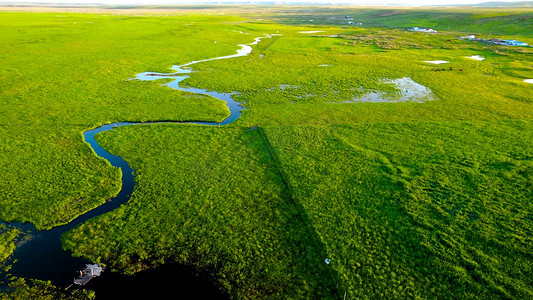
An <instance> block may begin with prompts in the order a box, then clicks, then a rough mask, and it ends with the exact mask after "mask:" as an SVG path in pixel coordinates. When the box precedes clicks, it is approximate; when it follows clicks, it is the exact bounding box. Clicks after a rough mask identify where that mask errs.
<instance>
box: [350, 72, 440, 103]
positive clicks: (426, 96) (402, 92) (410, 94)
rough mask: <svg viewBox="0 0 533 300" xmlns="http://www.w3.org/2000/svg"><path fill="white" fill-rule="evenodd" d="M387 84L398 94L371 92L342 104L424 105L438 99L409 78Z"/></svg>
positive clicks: (388, 80) (389, 81) (387, 81)
mask: <svg viewBox="0 0 533 300" xmlns="http://www.w3.org/2000/svg"><path fill="white" fill-rule="evenodd" d="M383 82H385V83H389V84H393V85H394V86H395V87H396V89H398V94H396V95H390V94H387V93H384V92H376V91H370V92H367V93H366V94H364V95H362V96H359V97H354V98H353V99H351V100H346V101H344V102H341V103H363V102H373V103H393V102H417V103H422V102H426V101H431V100H435V99H436V97H435V95H434V94H433V92H432V91H431V89H429V88H428V87H426V86H423V85H421V84H419V83H417V82H415V81H413V80H412V79H411V78H409V77H403V78H397V79H385V80H383Z"/></svg>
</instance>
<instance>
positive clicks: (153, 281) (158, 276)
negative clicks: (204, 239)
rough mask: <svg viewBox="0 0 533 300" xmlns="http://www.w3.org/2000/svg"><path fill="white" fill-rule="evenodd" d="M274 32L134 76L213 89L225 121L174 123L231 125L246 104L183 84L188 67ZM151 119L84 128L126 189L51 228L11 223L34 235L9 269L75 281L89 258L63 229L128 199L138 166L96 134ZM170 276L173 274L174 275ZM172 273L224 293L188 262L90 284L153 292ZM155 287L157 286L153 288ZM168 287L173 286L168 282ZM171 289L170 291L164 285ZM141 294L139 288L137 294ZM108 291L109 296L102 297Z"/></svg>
mask: <svg viewBox="0 0 533 300" xmlns="http://www.w3.org/2000/svg"><path fill="white" fill-rule="evenodd" d="M270 37H271V36H270V35H267V36H265V37H258V38H255V40H254V42H252V43H250V44H246V45H239V46H240V47H241V48H240V49H239V50H237V54H233V55H227V56H221V57H215V58H209V59H205V60H198V61H192V62H189V63H186V64H183V65H179V66H178V65H175V66H173V67H172V69H173V70H175V71H176V72H175V73H170V74H166V73H154V72H144V73H140V74H138V75H137V76H136V77H135V78H134V80H143V81H147V80H158V79H163V78H165V79H168V78H171V79H173V80H172V81H171V82H169V83H166V84H165V85H167V86H169V87H171V88H173V89H176V90H179V91H185V92H190V93H195V94H204V95H209V96H212V97H214V98H217V99H220V100H223V101H224V102H225V103H226V104H227V106H228V107H229V110H230V115H229V117H228V118H226V119H225V120H223V121H222V122H220V123H215V122H173V123H194V124H202V125H210V126H220V125H227V124H230V123H232V122H234V121H235V120H236V119H237V118H239V116H240V115H241V111H242V110H243V108H242V107H241V105H240V103H239V102H237V101H235V100H234V99H233V97H232V96H233V95H235V93H217V92H211V91H207V90H204V89H198V88H185V87H180V85H179V84H180V82H181V81H183V80H184V79H186V78H188V77H189V74H190V73H191V72H192V70H191V69H189V68H188V67H189V66H191V65H194V64H197V63H201V62H206V61H212V60H219V59H230V58H236V57H241V56H246V55H248V54H250V53H251V52H252V47H251V46H252V45H255V44H257V43H259V42H260V41H261V39H262V38H270ZM140 124H147V123H113V124H108V125H104V126H100V127H98V128H95V129H92V130H88V131H85V132H84V133H83V136H84V139H85V141H86V142H87V143H88V144H89V145H90V147H91V148H92V149H93V150H94V152H95V153H96V154H97V155H98V156H100V157H102V158H103V159H105V160H107V161H109V162H110V163H111V165H113V166H114V167H118V168H121V170H122V189H121V191H120V192H119V194H118V195H117V196H116V197H115V198H113V199H112V200H111V201H108V202H106V203H105V204H103V205H101V206H99V207H98V208H96V209H94V210H91V211H89V212H87V213H85V214H83V215H81V216H79V217H78V218H76V219H75V220H74V221H72V222H70V223H69V224H67V225H63V226H59V227H55V228H53V229H51V230H46V231H38V230H36V229H35V227H33V226H32V225H29V224H15V223H13V224H11V226H18V227H20V228H22V229H23V230H24V231H29V232H30V233H31V235H32V238H31V239H30V240H28V241H27V242H25V243H24V244H22V245H21V246H20V247H18V248H17V249H16V250H15V252H14V254H13V256H12V260H13V261H15V263H13V267H12V269H11V270H10V273H11V274H12V275H15V276H19V277H26V278H34V279H40V280H50V281H51V282H52V283H54V284H55V285H57V286H60V287H67V286H69V285H70V284H71V283H72V280H73V278H74V277H75V276H76V273H77V271H78V270H81V269H83V268H84V266H85V264H86V263H88V262H89V261H87V260H85V259H83V258H76V257H72V256H71V254H70V253H69V252H67V251H64V250H63V249H62V247H61V240H60V239H61V235H62V234H63V233H65V232H67V231H69V230H71V229H73V228H75V227H76V226H78V225H80V224H81V223H83V222H85V221H87V220H88V219H90V218H93V217H96V216H99V215H101V214H104V213H106V212H110V211H112V210H114V209H116V208H118V207H119V206H120V205H122V204H124V203H126V202H127V201H128V200H129V198H130V196H131V193H132V191H133V189H134V187H135V181H134V176H135V170H133V169H132V168H131V167H130V166H129V165H128V163H127V162H126V161H125V160H124V159H122V158H121V157H120V156H116V155H112V154H110V153H109V152H107V151H106V150H105V149H104V148H102V147H100V145H99V144H98V142H97V141H96V139H95V135H96V134H98V133H100V132H104V131H110V130H113V129H114V128H116V127H121V126H133V125H140ZM169 276H170V277H169ZM168 278H171V282H168V283H169V284H170V288H172V289H177V288H179V286H181V288H183V289H187V290H195V291H196V294H195V295H196V296H215V295H216V296H218V297H224V295H223V294H221V293H220V292H219V291H218V290H217V289H216V288H215V287H214V286H213V285H212V283H210V282H209V281H208V280H207V279H202V278H197V277H196V276H195V275H194V274H193V270H190V269H187V268H186V267H184V266H166V267H164V268H162V269H161V270H159V271H155V272H154V271H149V272H148V273H146V274H139V275H136V276H125V275H120V274H117V273H110V272H104V273H103V275H102V276H101V277H98V278H96V279H93V280H92V281H91V282H89V284H88V285H87V287H88V288H90V289H94V290H95V291H96V292H97V295H98V298H99V299H101V298H104V297H105V295H106V293H108V292H110V291H116V290H117V289H120V290H122V291H121V292H122V296H126V295H127V292H128V291H126V290H124V289H129V292H131V293H132V294H136V293H137V292H136V291H139V292H141V291H143V290H145V289H144V288H143V287H145V288H147V289H150V293H151V295H152V296H153V295H157V293H158V292H161V291H162V288H164V287H165V286H167V285H164V284H163V285H162V284H161V283H165V282H166V281H165V280H168ZM154 287H156V288H154ZM167 287H168V286H167ZM164 293H166V291H164ZM137 295H138V294H137ZM102 296H104V297H102Z"/></svg>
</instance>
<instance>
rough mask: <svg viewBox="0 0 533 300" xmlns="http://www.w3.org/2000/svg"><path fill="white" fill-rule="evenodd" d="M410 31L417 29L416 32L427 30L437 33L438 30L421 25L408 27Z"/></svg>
mask: <svg viewBox="0 0 533 300" xmlns="http://www.w3.org/2000/svg"><path fill="white" fill-rule="evenodd" d="M408 30H409V31H416V32H427V33H437V30H435V29H431V28H420V27H413V28H410V29H408Z"/></svg>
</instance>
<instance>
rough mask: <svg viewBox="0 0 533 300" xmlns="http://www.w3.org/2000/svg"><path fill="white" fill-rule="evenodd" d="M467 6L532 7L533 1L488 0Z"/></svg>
mask: <svg viewBox="0 0 533 300" xmlns="http://www.w3.org/2000/svg"><path fill="white" fill-rule="evenodd" d="M467 6H475V7H533V1H516V2H500V1H490V2H483V3H478V4H470V5H467Z"/></svg>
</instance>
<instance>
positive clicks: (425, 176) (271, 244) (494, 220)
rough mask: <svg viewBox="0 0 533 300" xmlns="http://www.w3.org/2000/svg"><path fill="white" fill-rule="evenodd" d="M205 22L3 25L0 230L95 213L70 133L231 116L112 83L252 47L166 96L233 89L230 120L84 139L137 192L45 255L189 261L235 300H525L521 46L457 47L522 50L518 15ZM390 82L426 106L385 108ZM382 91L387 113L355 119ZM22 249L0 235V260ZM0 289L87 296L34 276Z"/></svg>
mask: <svg viewBox="0 0 533 300" xmlns="http://www.w3.org/2000/svg"><path fill="white" fill-rule="evenodd" d="M202 9H203V8H188V9H183V10H165V9H164V8H159V9H157V10H150V8H148V9H147V10H142V11H136V10H131V11H128V10H126V9H125V10H121V11H114V10H106V9H103V10H102V11H98V13H89V12H85V13H75V12H31V13H30V12H2V13H0V33H1V34H0V44H1V45H2V47H0V60H2V67H0V87H1V88H0V103H1V105H0V107H1V108H0V116H1V118H0V138H1V139H2V140H3V141H8V142H7V143H2V144H1V146H0V153H2V156H1V158H0V171H1V172H2V174H3V175H2V176H1V177H0V204H1V207H2V208H1V209H0V219H1V220H3V221H6V222H29V223H31V224H33V225H34V226H35V227H36V228H37V229H49V228H52V227H56V226H58V225H61V224H66V223H68V222H70V221H71V220H73V219H74V218H75V217H76V216H79V215H81V214H83V213H84V212H87V211H89V210H91V209H93V208H94V207H96V206H98V205H101V204H102V203H104V202H105V201H106V199H110V198H112V197H113V196H114V195H116V194H117V193H118V191H119V190H120V185H121V180H120V178H121V173H120V170H118V169H115V168H113V167H111V166H110V165H109V163H108V162H107V161H105V160H103V159H101V158H99V157H97V156H96V155H94V152H93V151H92V150H91V148H90V147H89V146H88V144H86V143H85V142H84V141H83V135H82V132H83V131H85V130H88V129H91V128H94V127H97V126H99V125H101V124H108V123H113V122H121V121H130V122H139V121H140V122H146V121H186V120H193V121H209V122H213V121H214V122H220V121H222V120H223V119H224V118H225V117H227V116H228V109H227V107H226V106H225V104H224V103H223V102H222V101H220V100H217V99H214V98H211V97H209V96H204V95H198V94H191V93H185V92H178V91H174V90H172V89H170V88H168V87H162V86H161V84H163V83H164V81H157V82H141V81H136V80H129V79H131V78H134V77H135V75H136V74H138V73H140V72H145V71H155V72H170V67H171V66H172V65H174V64H184V63H187V62H190V61H193V60H201V59H206V58H212V57H218V56H224V55H230V54H233V53H235V51H236V50H237V49H238V48H239V47H238V44H247V43H251V42H252V41H253V39H254V38H255V37H260V36H266V35H269V34H270V35H271V36H270V38H265V39H263V41H262V42H260V43H259V44H257V45H254V46H253V48H254V50H253V52H252V53H251V54H250V55H249V56H245V57H239V58H233V59H225V60H214V61H209V62H203V63H200V64H195V65H193V66H192V67H193V70H194V71H195V72H193V73H191V75H190V77H189V78H187V79H186V80H185V81H184V82H183V84H184V85H185V86H190V87H197V88H203V89H206V90H210V91H217V92H227V93H229V92H237V93H238V94H237V95H236V96H235V97H236V99H238V100H239V101H241V102H242V103H243V105H244V106H245V108H246V110H244V111H243V115H242V116H241V117H240V118H239V119H238V120H237V121H236V122H235V123H232V124H230V125H227V126H221V127H216V126H203V125H192V124H177V123H165V124H150V125H135V126H127V127H120V128H116V129H114V130H112V131H110V132H105V133H101V134H99V135H97V140H98V142H99V143H100V145H101V146H103V147H104V148H105V149H107V150H108V151H109V152H111V153H112V154H114V155H119V156H121V157H123V158H124V159H125V160H126V161H127V162H128V163H129V164H130V165H131V166H132V167H133V168H134V169H135V170H136V173H135V181H136V186H135V190H134V192H133V194H132V197H131V199H130V200H129V201H128V203H126V204H125V205H123V206H121V207H120V208H118V209H116V210H114V211H112V212H109V213H107V214H104V215H101V216H99V217H96V218H94V219H92V220H90V221H88V222H86V223H84V224H82V225H81V226H79V227H78V228H76V229H74V230H72V231H70V232H68V233H66V234H65V235H64V236H63V238H62V242H63V247H64V248H65V249H67V250H68V251H72V253H73V255H76V256H83V257H87V258H89V259H90V260H92V261H98V262H100V263H103V264H105V265H106V266H107V267H108V268H109V269H112V270H114V271H118V272H124V273H127V274H134V273H137V272H142V271H143V270H147V269H157V268H158V267H160V266H161V265H163V264H180V265H187V266H192V267H194V268H195V270H196V271H197V273H199V274H202V276H208V277H209V278H211V279H212V281H213V282H214V284H215V285H216V286H217V287H218V288H219V289H220V290H221V291H223V292H224V293H226V294H228V295H229V296H230V297H231V298H239V299H240V298H275V299H278V298H333V299H336V298H341V299H342V298H345V299H355V298H368V299H373V298H436V297H439V298H453V299H457V298H461V299H462V298H468V299H479V298H482V299H486V298H516V299H527V298H531V297H533V289H532V288H531V287H532V286H533V280H532V279H531V278H533V269H532V266H533V263H532V262H533V251H532V250H531V245H532V244H533V240H532V236H533V204H532V203H531V201H530V200H531V199H533V147H532V145H533V120H532V119H533V93H532V88H533V85H532V84H528V83H526V82H524V79H533V59H532V57H533V56H532V55H533V48H531V47H506V46H496V45H491V44H484V43H478V42H475V41H467V40H462V39H459V37H460V36H464V35H466V34H476V35H478V36H484V37H488V36H490V37H498V38H517V36H518V35H519V37H518V39H520V40H522V41H524V42H527V43H530V44H533V32H532V31H531V30H532V28H533V24H532V22H533V21H532V20H533V15H532V14H533V12H532V11H531V10H529V9H510V8H506V9H500V10H498V9H486V8H483V9H474V8H470V9H469V10H468V12H464V11H465V10H464V9H451V8H447V9H437V10H428V9H426V10H424V9H411V10H408V9H404V8H401V9H400V8H399V9H376V8H357V9H356V8H338V7H321V8H314V9H312V10H311V9H310V8H303V7H287V8H273V7H265V8H263V7H256V8H249V7H235V8H234V9H232V8H229V7H214V8H209V9H208V10H207V13H204V14H202V15H199V13H200V12H201V11H202ZM118 12H120V13H118ZM135 12H138V14H136V13H135ZM344 16H351V17H353V19H354V21H360V22H362V23H363V25H358V26H348V25H347V24H346V22H345V21H344V20H342V18H344ZM311 20H312V21H311ZM412 26H420V27H432V28H435V29H437V30H439V31H441V32H439V33H438V34H428V35H426V34H425V33H418V32H409V31H406V28H408V27H412ZM473 55H480V56H482V57H484V58H485V59H484V60H482V61H477V60H474V59H471V58H468V57H470V56H473ZM433 60H445V61H448V62H449V63H447V64H444V65H434V64H431V63H428V62H427V61H433ZM437 70H438V71H437ZM398 78H410V79H412V80H413V81H414V82H416V83H418V84H421V85H423V86H424V87H426V88H428V89H430V90H431V92H432V93H433V95H434V100H427V99H426V101H421V102H419V103H418V102H410V101H407V102H404V101H400V100H402V95H403V94H404V93H405V92H406V91H404V90H402V89H399V88H398V87H396V86H394V85H393V84H390V83H388V81H387V80H391V79H398ZM378 92H379V93H383V95H385V96H386V97H390V98H387V99H389V100H391V99H392V100H391V101H388V100H385V101H382V102H380V103H373V102H358V99H360V98H361V97H364V96H365V95H368V94H369V93H378ZM393 100H398V101H393ZM23 236H24V235H23V234H22V232H21V231H20V230H19V229H17V228H16V226H14V227H12V226H4V225H2V227H0V263H1V264H4V263H3V262H5V261H6V259H7V258H8V257H9V256H10V255H11V253H12V251H13V250H14V248H15V245H16V244H17V242H20V240H21V238H22V237H23ZM6 267H7V269H6V272H8V268H9V266H6ZM0 293H4V294H0V298H6V299H8V298H9V297H34V296H36V295H39V293H41V295H43V297H45V296H46V297H49V298H59V297H65V298H75V299H77V298H91V297H93V296H94V294H93V293H91V292H90V291H84V292H82V293H78V294H68V293H62V292H61V290H60V289H56V288H55V287H53V286H51V285H50V283H42V282H33V281H31V279H14V281H13V282H12V283H11V287H10V288H9V289H7V290H0ZM17 293H18V294H17ZM17 295H18V296H17ZM28 295H32V296H28ZM96 296H97V297H96V298H98V295H96Z"/></svg>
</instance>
